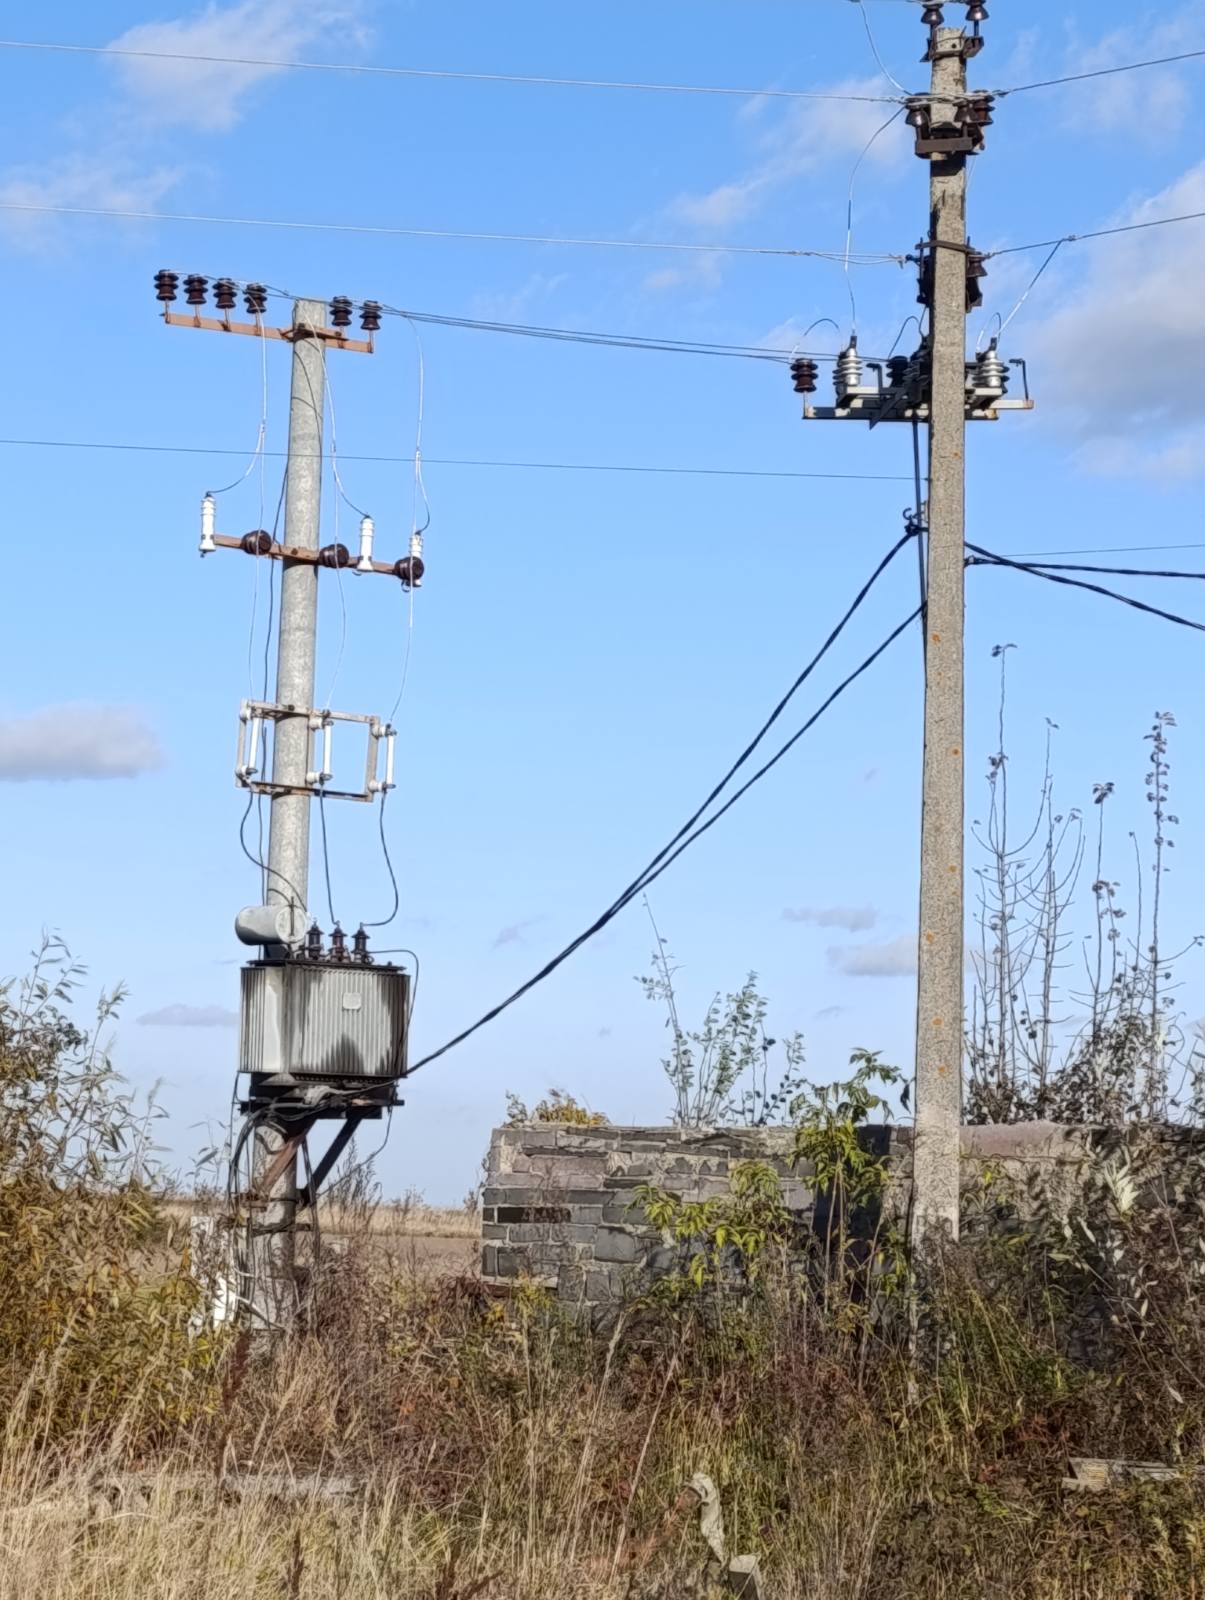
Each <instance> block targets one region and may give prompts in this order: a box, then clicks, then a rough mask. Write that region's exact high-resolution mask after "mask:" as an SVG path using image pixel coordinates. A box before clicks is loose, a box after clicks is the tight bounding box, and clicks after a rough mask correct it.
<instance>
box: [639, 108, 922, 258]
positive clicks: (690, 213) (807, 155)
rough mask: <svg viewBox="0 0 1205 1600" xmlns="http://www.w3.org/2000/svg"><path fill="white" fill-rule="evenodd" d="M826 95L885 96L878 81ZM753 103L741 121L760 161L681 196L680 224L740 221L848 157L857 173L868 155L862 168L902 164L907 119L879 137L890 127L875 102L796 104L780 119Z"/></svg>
mask: <svg viewBox="0 0 1205 1600" xmlns="http://www.w3.org/2000/svg"><path fill="white" fill-rule="evenodd" d="M828 92H829V93H831V94H834V95H868V96H880V97H881V96H882V93H883V85H882V81H881V80H880V79H879V78H878V77H871V78H848V79H845V80H843V81H842V82H840V83H835V84H832V85H830V86H829V87H828ZM755 104H756V105H757V109H758V114H757V116H756V118H751V117H750V116H749V115H746V116H745V117H744V118H743V119H742V120H743V122H744V123H745V125H746V126H751V127H752V128H753V129H754V131H755V132H756V135H757V137H756V139H755V141H754V157H755V159H754V161H753V163H752V165H751V166H750V168H749V170H748V171H747V172H745V173H744V174H743V175H741V176H739V177H737V178H732V179H729V180H728V181H726V182H724V183H721V184H718V185H717V186H716V187H715V188H714V189H710V190H708V191H707V192H706V193H704V194H684V195H679V196H678V198H677V199H676V200H675V201H674V202H673V204H672V205H671V207H670V212H671V215H672V216H674V217H676V218H677V220H678V221H680V222H683V223H686V224H687V225H689V226H691V227H696V228H703V229H712V228H725V227H728V226H730V225H731V224H732V223H735V222H743V221H745V220H746V219H747V218H749V217H751V216H753V215H755V214H756V213H757V212H758V211H759V210H760V209H761V208H762V207H763V206H764V205H765V204H767V203H768V202H769V201H770V200H771V199H772V198H773V196H774V195H775V193H776V192H777V191H778V190H780V189H782V188H783V187H784V186H785V185H786V184H789V183H792V182H794V180H795V179H797V178H801V177H803V176H804V175H805V174H807V173H809V172H816V171H820V170H823V169H824V168H826V167H828V166H830V165H831V164H832V163H833V162H841V161H843V160H845V159H846V158H848V160H849V164H850V167H851V168H852V166H853V163H854V161H855V160H856V159H857V158H858V156H859V155H862V152H863V151H865V155H864V157H863V161H864V164H865V165H871V166H879V167H887V166H891V165H894V164H895V163H896V162H898V161H899V160H900V158H901V156H902V154H903V152H904V150H905V147H906V144H907V139H906V137H905V135H906V134H907V131H908V130H907V129H906V128H905V127H904V123H903V119H902V118H900V119H899V121H898V122H897V123H896V124H895V125H894V126H892V127H889V128H886V129H884V130H883V131H882V132H881V133H879V136H878V137H877V138H874V135H875V134H876V132H878V130H880V129H881V128H882V125H883V123H884V122H886V121H887V115H886V114H885V108H884V106H883V105H882V103H881V100H880V102H879V103H877V104H876V103H870V102H866V101H862V100H842V99H835V100H798V101H792V102H791V103H790V105H789V106H788V107H787V108H786V109H785V110H783V111H782V112H781V114H780V115H778V116H777V117H771V116H768V115H767V114H766V113H765V111H764V110H763V109H762V103H761V102H755ZM872 138H873V139H874V142H873V144H871V142H870V141H871V140H872ZM868 145H869V146H870V148H869V149H867V148H866V147H867V146H868Z"/></svg>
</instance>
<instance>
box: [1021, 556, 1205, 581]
mask: <svg viewBox="0 0 1205 1600" xmlns="http://www.w3.org/2000/svg"><path fill="white" fill-rule="evenodd" d="M1012 559H1013V560H1018V559H1020V558H1018V557H1016V556H1014V557H1013V558H1012ZM1026 565H1027V566H1031V567H1035V568H1037V569H1038V570H1039V571H1042V572H1103V573H1105V574H1107V575H1108V574H1111V575H1112V576H1113V577H1115V578H1205V572H1160V571H1156V570H1155V569H1154V568H1151V567H1090V566H1088V565H1086V564H1085V563H1084V562H1079V561H1029V562H1027V563H1026Z"/></svg>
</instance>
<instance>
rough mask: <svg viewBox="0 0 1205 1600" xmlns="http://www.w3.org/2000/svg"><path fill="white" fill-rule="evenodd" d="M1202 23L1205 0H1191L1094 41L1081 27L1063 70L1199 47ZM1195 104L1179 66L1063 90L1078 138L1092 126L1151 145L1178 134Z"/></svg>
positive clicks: (1064, 109) (1066, 115) (1066, 114)
mask: <svg viewBox="0 0 1205 1600" xmlns="http://www.w3.org/2000/svg"><path fill="white" fill-rule="evenodd" d="M1203 27H1205V0H1188V4H1186V5H1183V6H1181V7H1180V8H1179V9H1178V10H1175V11H1169V10H1168V9H1167V8H1163V14H1162V15H1161V16H1159V18H1158V19H1157V20H1156V19H1155V18H1152V17H1151V16H1149V15H1144V16H1143V17H1141V19H1140V20H1139V21H1137V22H1135V23H1134V25H1133V26H1130V27H1120V28H1114V29H1112V30H1111V31H1110V32H1109V33H1107V34H1104V35H1103V36H1102V37H1100V38H1098V39H1095V40H1086V39H1084V38H1083V36H1082V35H1081V34H1080V32H1079V30H1078V29H1077V30H1073V32H1072V34H1071V39H1070V43H1069V46H1068V50H1067V55H1066V60H1065V62H1064V68H1063V70H1065V71H1066V72H1069V73H1071V72H1099V71H1103V70H1106V69H1108V68H1109V67H1118V66H1124V65H1126V64H1127V63H1128V62H1131V61H1141V60H1148V61H1149V60H1154V59H1158V58H1159V57H1162V56H1169V55H1175V54H1176V53H1177V52H1178V51H1181V50H1190V49H1194V48H1196V47H1197V46H1198V45H1199V43H1200V39H1201V32H1202V28H1203ZM1195 70H1199V69H1195ZM1041 76H1043V77H1045V76H1048V74H1047V73H1042V74H1041ZM1192 104H1193V101H1192V94H1191V92H1190V89H1189V84H1188V81H1187V79H1186V77H1185V71H1184V68H1183V67H1182V66H1175V65H1168V66H1165V67H1151V68H1148V69H1146V70H1144V71H1142V72H1119V73H1117V74H1116V75H1111V76H1108V77H1101V78H1094V79H1092V80H1090V81H1089V82H1087V83H1077V84H1069V85H1067V86H1066V87H1065V88H1064V90H1063V91H1062V94H1061V113H1062V119H1063V121H1064V123H1065V124H1066V125H1067V126H1068V127H1071V128H1074V129H1075V132H1076V134H1077V135H1078V136H1080V137H1082V136H1083V134H1084V133H1085V132H1087V131H1089V130H1092V129H1096V130H1098V131H1101V132H1122V131H1123V132H1124V133H1125V136H1126V137H1127V139H1136V140H1139V141H1141V142H1142V143H1144V144H1148V145H1151V144H1163V143H1167V142H1168V141H1169V140H1171V139H1173V138H1175V137H1176V135H1177V134H1179V132H1180V131H1181V130H1182V128H1183V127H1184V125H1185V123H1186V121H1187V119H1188V115H1189V112H1190V110H1191V108H1192Z"/></svg>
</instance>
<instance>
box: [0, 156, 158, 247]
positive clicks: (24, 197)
mask: <svg viewBox="0 0 1205 1600" xmlns="http://www.w3.org/2000/svg"><path fill="white" fill-rule="evenodd" d="M183 176H184V169H183V168H182V167H179V166H172V165H168V164H161V165H158V166H154V167H150V168H145V169H142V168H140V167H139V165H138V163H137V161H136V160H135V159H134V158H132V157H131V156H130V155H129V153H128V152H125V151H123V150H121V149H102V150H96V151H90V152H86V153H85V152H78V153H76V154H73V155H66V156H63V157H61V158H59V159H57V160H54V159H52V160H49V161H39V162H37V163H31V164H30V165H28V166H17V167H10V168H9V170H8V172H7V173H5V174H4V175H3V177H0V200H3V201H4V202H5V204H6V205H10V206H90V207H98V206H99V207H104V208H105V209H112V210H116V211H153V210H154V209H155V207H156V206H157V205H158V204H159V203H160V201H161V200H163V198H164V197H165V196H166V195H167V194H168V193H169V192H170V191H171V190H172V189H173V188H174V187H175V185H176V184H177V183H179V182H180V179H181V178H182V177H183ZM59 222H60V219H59V218H56V217H48V216H45V215H39V214H38V213H36V212H32V211H30V212H22V211H6V212H4V214H3V223H2V226H3V228H4V231H5V234H6V235H7V236H8V238H9V239H10V240H11V242H12V243H14V244H17V245H23V246H25V247H27V248H29V247H36V248H41V247H42V246H44V245H45V244H46V243H47V242H48V241H49V240H50V239H52V238H54V237H56V236H57V234H58V231H59Z"/></svg>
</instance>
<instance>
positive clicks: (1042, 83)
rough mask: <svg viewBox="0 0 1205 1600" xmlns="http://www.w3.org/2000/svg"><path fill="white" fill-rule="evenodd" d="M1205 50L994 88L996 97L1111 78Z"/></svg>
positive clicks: (1196, 57) (1192, 56) (1190, 57)
mask: <svg viewBox="0 0 1205 1600" xmlns="http://www.w3.org/2000/svg"><path fill="white" fill-rule="evenodd" d="M1202 56H1205V50H1182V51H1180V53H1179V54H1178V55H1174V56H1155V57H1153V58H1152V59H1151V60H1149V61H1127V62H1126V63H1125V64H1124V65H1123V66H1119V67H1097V68H1096V69H1095V71H1092V72H1071V73H1068V74H1067V75H1066V76H1065V77H1062V78H1039V79H1037V80H1036V81H1035V82H1034V83H1014V84H1013V85H1012V86H1011V87H1010V88H1008V89H994V90H993V91H992V93H993V94H994V95H995V96H996V97H997V99H1001V98H1003V96H1005V95H1009V94H1027V93H1028V92H1029V91H1030V90H1031V89H1053V88H1056V87H1057V86H1058V85H1059V84H1063V83H1085V82H1087V80H1088V79H1089V78H1112V77H1115V76H1116V75H1117V74H1118V73H1119V72H1138V71H1140V70H1141V69H1142V68H1143V67H1170V66H1173V65H1174V64H1175V63H1176V62H1177V61H1197V60H1199V59H1200V58H1201V57H1202Z"/></svg>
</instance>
